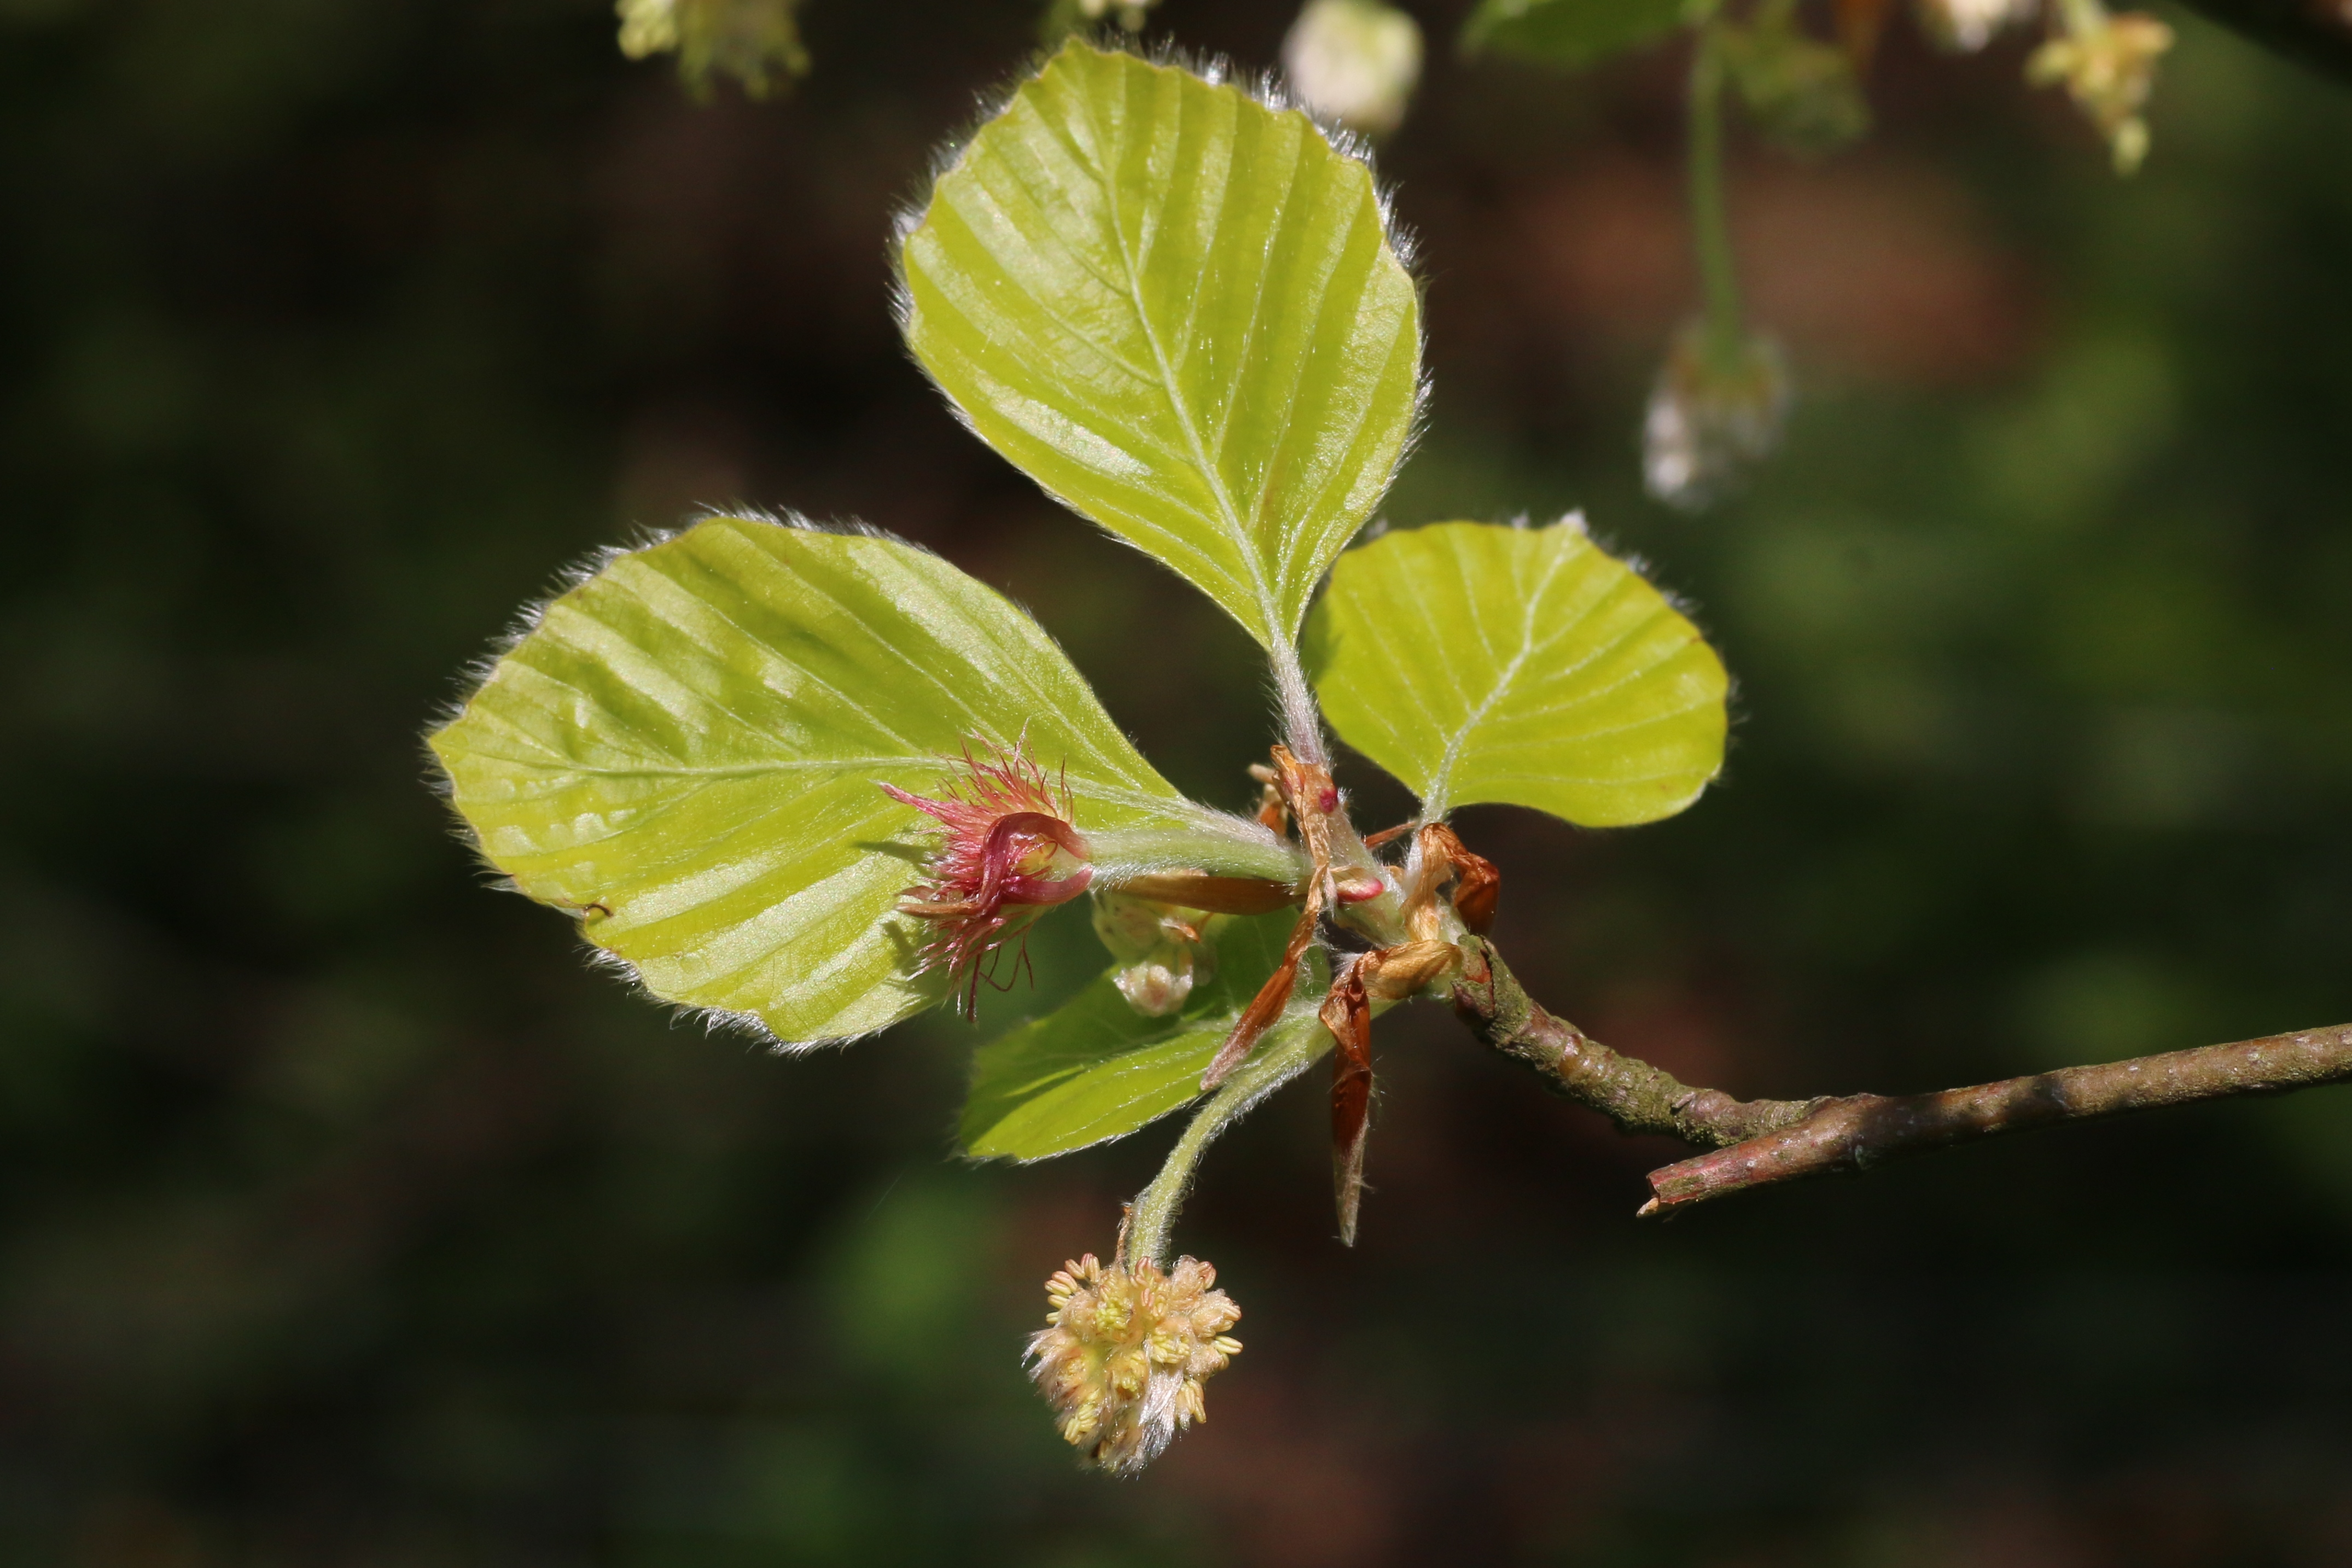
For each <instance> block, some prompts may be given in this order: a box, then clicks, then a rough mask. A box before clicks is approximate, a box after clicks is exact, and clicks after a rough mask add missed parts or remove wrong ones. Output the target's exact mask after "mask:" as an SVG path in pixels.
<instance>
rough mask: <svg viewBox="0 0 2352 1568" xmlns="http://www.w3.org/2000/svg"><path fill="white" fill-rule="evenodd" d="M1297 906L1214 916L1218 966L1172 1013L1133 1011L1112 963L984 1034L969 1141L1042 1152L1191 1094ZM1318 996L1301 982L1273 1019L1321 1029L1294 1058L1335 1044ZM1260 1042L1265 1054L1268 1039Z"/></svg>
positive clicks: (1115, 1131)
mask: <svg viewBox="0 0 2352 1568" xmlns="http://www.w3.org/2000/svg"><path fill="white" fill-rule="evenodd" d="M1296 919H1297V914H1296V912H1294V911H1291V910H1279V911H1276V913H1275V914H1272V915H1249V916H1240V915H1223V916H1219V917H1218V918H1217V919H1216V920H1215V921H1214V922H1213V923H1212V926H1211V929H1210V931H1209V937H1210V940H1211V941H1213V943H1214V944H1215V946H1216V949H1217V971H1216V975H1215V977H1214V978H1213V979H1212V980H1210V981H1207V982H1205V983H1203V984H1202V985H1200V986H1198V987H1196V988H1194V989H1193V992H1192V998H1191V999H1190V1001H1188V1002H1187V1004H1186V1005H1185V1007H1184V1009H1183V1010H1182V1011H1181V1012H1180V1013H1178V1014H1177V1015H1176V1016H1175V1017H1173V1018H1156V1019H1155V1018H1146V1017H1145V1016H1144V1015H1143V1014H1141V1013H1139V1012H1137V1011H1136V1010H1135V1009H1134V1008H1133V1007H1131V1006H1129V1003H1128V1000H1127V998H1125V997H1123V996H1121V995H1120V994H1119V990H1118V986H1117V984H1116V983H1114V981H1113V979H1112V976H1113V975H1114V974H1116V973H1117V971H1116V970H1115V969H1114V970H1108V971H1106V972H1105V973H1103V974H1102V975H1100V976H1098V977H1096V978H1095V979H1094V980H1093V981H1092V982H1090V983H1089V984H1088V985H1087V988H1086V989H1084V990H1082V991H1080V992H1079V993H1078V994H1077V995H1076V997H1074V998H1071V999H1070V1000H1069V1001H1068V1002H1067V1003H1066V1004H1064V1005H1063V1006H1062V1007H1061V1008H1060V1009H1057V1010H1055V1011H1054V1012H1051V1013H1048V1014H1047V1015H1046V1016H1045V1017H1044V1018H1041V1019H1035V1020H1034V1021H1032V1022H1030V1023H1025V1024H1023V1025H1022V1026H1021V1027H1020V1028H1018V1029H1016V1030H1013V1031H1012V1032H1011V1033H1009V1034H1006V1035H1003V1036H1002V1037H1001V1038H999V1039H997V1040H992V1041H990V1042H989V1043H988V1044H986V1045H984V1046H982V1047H981V1048H980V1050H979V1051H977V1052H975V1053H974V1055H973V1057H972V1081H971V1097H970V1098H969V1099H967V1100H966V1101H965V1102H964V1107H963V1124H962V1129H961V1132H962V1138H963V1145H964V1149H965V1152H966V1153H968V1154H971V1155H975V1156H978V1157H980V1158H983V1159H985V1158H1005V1159H1015V1160H1042V1159H1044V1158H1045V1157H1046V1156H1048V1155H1066V1154H1068V1153H1069V1152H1070V1151H1071V1150H1073V1149H1082V1148H1085V1147H1086V1146H1087V1145H1089V1144H1098V1143H1101V1142H1103V1141H1104V1140H1105V1139H1107V1138H1117V1137H1123V1136H1125V1135H1126V1134H1129V1133H1132V1132H1134V1131H1135V1130H1136V1129H1137V1128H1138V1127H1140V1126H1142V1125H1143V1124H1145V1123H1147V1122H1150V1121H1151V1120H1153V1119H1154V1118H1156V1117H1160V1116H1164V1115H1166V1114H1167V1113H1169V1112H1171V1111H1173V1110H1175V1109H1176V1108H1177V1107H1179V1106H1180V1105H1182V1104H1184V1103H1187V1102H1188V1101H1190V1100H1192V1098H1193V1097H1194V1096H1196V1095H1198V1094H1199V1093H1200V1092H1201V1073H1202V1070H1204V1069H1205V1068H1206V1067H1207V1066H1208V1065H1209V1060H1210V1058H1212V1057H1213V1056H1215V1055H1216V1053H1217V1048H1218V1047H1219V1046H1221V1045H1223V1043H1224V1042H1225V1036H1226V1035H1228V1034H1229V1033H1231V1032H1232V1030H1233V1026H1234V1019H1235V1018H1236V1017H1238V1016H1239V1015H1240V1013H1241V1010H1242V1009H1243V1008H1244V1007H1246V1006H1247V1005H1248V1004H1249V999H1250V998H1251V997H1253V996H1255V994H1256V993H1257V988H1258V987H1260V986H1261V985H1263V984H1265V977H1267V976H1268V975H1270V974H1272V973H1273V972H1274V966H1275V965H1276V963H1277V962H1278V961H1279V960H1280V959H1281V957H1282V948H1283V943H1284V941H1285V939H1286V938H1287V937H1288V936H1289V935H1290V927H1291V925H1292V923H1293V922H1294V921H1295V920H1296ZM1315 961H1316V960H1312V959H1310V960H1309V962H1315ZM1309 991H1314V992H1316V993H1317V995H1315V996H1311V997H1310V996H1308V995H1307V992H1309ZM1319 1000H1320V987H1317V986H1307V985H1302V986H1301V987H1300V988H1299V996H1298V998H1297V1000H1294V1001H1293V1002H1292V1003H1291V1007H1290V1013H1289V1015H1288V1016H1287V1017H1286V1019H1284V1020H1283V1021H1282V1022H1280V1023H1277V1024H1276V1026H1275V1030H1277V1031H1281V1030H1289V1031H1294V1032H1295V1031H1301V1030H1311V1031H1313V1032H1314V1033H1316V1034H1318V1035H1320V1036H1321V1040H1320V1043H1319V1049H1317V1050H1314V1051H1311V1052H1309V1053H1307V1054H1306V1055H1304V1056H1301V1057H1300V1058H1299V1060H1298V1061H1297V1066H1299V1067H1304V1066H1305V1065H1306V1064H1307V1062H1308V1061H1313V1060H1314V1059H1315V1057H1317V1056H1319V1055H1321V1054H1322V1052H1323V1051H1328V1050H1329V1049H1330V1046H1331V1040H1330V1036H1329V1035H1328V1034H1325V1033H1324V1032H1323V1028H1322V1026H1321V1025H1320V1024H1318V1023H1317V1022H1316V1021H1315V1009H1316V1006H1317V1004H1318V1001H1319ZM1271 1038H1272V1037H1271V1034H1269V1040H1270V1039H1271ZM1285 1038H1286V1039H1287V1038H1288V1037H1287V1035H1286V1036H1285ZM1302 1040H1303V1035H1302ZM1256 1054H1260V1055H1265V1054H1269V1047H1268V1045H1267V1043H1265V1042H1264V1041H1262V1042H1261V1043H1260V1045H1259V1048H1258V1052H1257V1053H1256ZM1285 1060H1287V1058H1285Z"/></svg>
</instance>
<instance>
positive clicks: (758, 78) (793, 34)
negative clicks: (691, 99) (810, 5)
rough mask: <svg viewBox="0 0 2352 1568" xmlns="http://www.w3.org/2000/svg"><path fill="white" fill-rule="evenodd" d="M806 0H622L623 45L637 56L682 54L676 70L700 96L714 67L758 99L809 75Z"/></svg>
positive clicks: (625, 50)
mask: <svg viewBox="0 0 2352 1568" xmlns="http://www.w3.org/2000/svg"><path fill="white" fill-rule="evenodd" d="M799 4H800V0H619V4H618V5H616V6H615V7H614V9H615V10H616V11H617V12H618V13H619V15H620V18H621V52H622V53H623V54H625V55H626V56H628V57H629V58H631V59H633V60H642V59H645V58H646V57H648V56H652V55H666V54H673V53H674V54H676V55H677V74H678V75H679V77H680V78H683V79H684V80H685V82H686V85H687V87H688V89H690V90H691V91H693V92H694V93H695V94H696V95H697V96H701V95H703V94H706V93H708V92H709V87H710V78H711V77H712V76H713V75H714V74H719V75H725V76H731V77H733V78H735V79H736V80H737V81H738V82H740V83H741V84H742V87H743V90H744V92H745V93H746V94H748V95H749V96H751V97H752V98H766V97H767V96H768V95H769V94H770V93H772V92H773V91H775V90H776V89H777V88H778V87H780V86H782V84H783V81H784V79H785V78H791V77H796V76H803V75H805V74H807V71H808V68H809V58H808V51H807V50H806V49H804V48H803V47H801V32H800V24H799V22H798V21H797V20H795V19H794V17H793V10H794V8H795V7H796V6H797V5H799Z"/></svg>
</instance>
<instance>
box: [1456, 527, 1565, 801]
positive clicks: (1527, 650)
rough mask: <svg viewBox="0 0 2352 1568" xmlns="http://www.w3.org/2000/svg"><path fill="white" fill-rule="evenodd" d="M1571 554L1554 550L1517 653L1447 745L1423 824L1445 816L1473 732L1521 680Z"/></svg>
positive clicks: (1523, 619)
mask: <svg viewBox="0 0 2352 1568" xmlns="http://www.w3.org/2000/svg"><path fill="white" fill-rule="evenodd" d="M1569 555H1570V551H1569V550H1567V549H1561V548H1559V547H1558V546H1554V547H1553V549H1552V552H1551V563H1550V564H1549V566H1547V567H1546V568H1545V569H1544V574H1543V580H1541V581H1539V582H1538V583H1537V584H1536V585H1535V590H1534V591H1533V592H1531V593H1529V594H1528V605H1527V610H1526V612H1524V613H1523V614H1522V615H1521V616H1520V619H1519V646H1518V650H1517V652H1516V653H1513V654H1512V655H1511V658H1510V662H1509V663H1508V664H1505V665H1504V666H1503V670H1502V673H1501V674H1499V675H1497V676H1496V678H1495V684H1494V685H1493V687H1492V688H1490V689H1489V690H1488V691H1487V693H1486V697H1485V699H1484V700H1483V701H1481V702H1480V703H1479V704H1478V705H1477V706H1475V707H1474V708H1472V709H1471V711H1470V715H1469V716H1468V717H1467V718H1465V719H1464V720H1463V721H1462V723H1461V725H1460V726H1459V727H1457V728H1456V729H1455V730H1454V734H1453V737H1451V738H1450V739H1448V740H1447V741H1446V743H1445V755H1444V757H1443V758H1440V759H1439V761H1438V764H1437V771H1436V772H1435V773H1434V774H1433V775H1432V776H1431V778H1430V780H1429V795H1428V797H1427V798H1426V799H1425V800H1423V802H1422V808H1421V812H1422V819H1423V821H1437V820H1439V819H1442V818H1443V817H1444V815H1445V809H1446V805H1447V800H1446V797H1447V795H1448V793H1449V792H1450V791H1451V790H1452V789H1453V787H1454V768H1455V767H1456V766H1458V765H1459V764H1460V762H1461V760H1462V750H1463V747H1465V745H1466V744H1467V743H1468V741H1469V738H1470V733H1471V731H1473V730H1475V729H1476V728H1477V727H1478V726H1479V725H1481V724H1482V723H1484V722H1485V721H1486V716H1487V715H1488V714H1489V713H1492V712H1493V711H1494V710H1495V705H1496V704H1497V703H1499V702H1501V701H1502V700H1503V698H1504V696H1505V695H1507V694H1508V692H1509V691H1510V689H1511V683H1512V682H1514V681H1516V680H1517V679H1518V676H1519V671H1520V670H1521V669H1522V668H1524V667H1525V666H1526V664H1527V662H1528V658H1529V657H1530V656H1532V655H1533V654H1534V653H1535V647H1536V634H1535V633H1536V612H1537V610H1538V608H1539V607H1540V606H1541V605H1542V603H1543V600H1544V595H1545V594H1547V593H1549V592H1550V591H1551V584H1552V580H1553V579H1554V578H1556V577H1558V576H1559V569H1560V568H1561V566H1562V565H1564V564H1565V563H1566V562H1567V560H1568V558H1569ZM1474 623H1475V622H1474Z"/></svg>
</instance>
